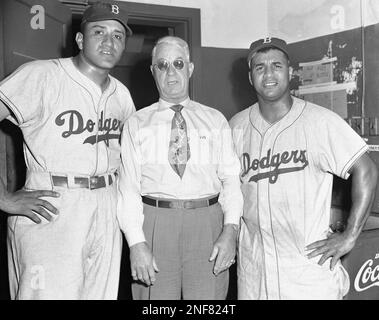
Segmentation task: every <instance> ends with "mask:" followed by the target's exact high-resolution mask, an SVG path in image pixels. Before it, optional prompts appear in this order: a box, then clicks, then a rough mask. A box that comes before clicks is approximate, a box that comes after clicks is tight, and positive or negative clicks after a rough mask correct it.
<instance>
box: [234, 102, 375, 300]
mask: <svg viewBox="0 0 379 320" xmlns="http://www.w3.org/2000/svg"><path fill="white" fill-rule="evenodd" d="M230 125H231V127H232V131H233V140H234V142H235V146H236V151H237V154H238V156H239V158H240V161H241V164H242V172H241V175H240V178H241V182H242V192H243V194H244V213H243V218H242V227H241V233H240V239H239V255H238V262H239V263H238V296H239V299H338V298H342V297H343V295H345V294H346V293H347V291H348V288H349V279H348V275H347V273H346V270H345V269H344V268H343V266H342V265H341V263H340V262H339V263H338V264H337V266H336V267H335V268H334V271H331V270H330V260H328V261H326V262H325V263H324V264H323V265H322V266H320V265H318V264H317V262H318V260H319V259H320V257H321V256H317V257H315V258H313V259H308V258H307V256H306V255H307V253H309V252H307V251H306V250H305V247H306V246H307V245H309V244H311V243H313V242H315V241H318V240H321V239H325V238H326V236H327V233H328V230H329V223H330V210H331V196H332V184H333V175H332V174H335V175H337V176H339V177H341V178H343V179H347V178H348V177H349V173H348V170H349V169H350V168H351V166H352V165H353V164H354V162H355V161H356V160H357V159H358V158H359V157H360V156H361V155H362V154H363V153H365V152H366V151H367V149H368V146H367V145H366V143H365V142H364V141H363V139H362V138H361V137H360V136H359V135H358V134H356V133H355V132H354V131H353V130H352V129H351V128H350V127H349V125H348V124H347V123H346V122H345V121H344V120H343V119H342V118H340V117H339V116H338V115H337V114H335V113H334V112H332V111H330V110H328V109H326V108H323V107H320V106H317V105H315V104H312V103H309V102H306V101H303V100H301V99H298V98H295V97H293V105H292V108H291V109H290V111H289V112H288V113H287V114H286V115H285V116H284V117H283V118H282V119H281V120H279V121H277V122H275V123H273V124H270V123H268V122H267V121H266V120H265V119H264V118H263V117H262V115H261V113H260V111H259V106H258V103H256V104H254V105H253V106H251V107H250V108H248V109H246V110H244V111H242V112H240V113H238V114H237V115H236V116H234V117H233V119H232V120H231V121H230Z"/></svg>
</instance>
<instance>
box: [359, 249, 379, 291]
mask: <svg viewBox="0 0 379 320" xmlns="http://www.w3.org/2000/svg"><path fill="white" fill-rule="evenodd" d="M377 258H379V254H376V256H375V259H377ZM375 286H378V287H379V265H378V264H377V265H375V266H374V259H369V260H366V261H365V262H364V263H363V265H362V266H361V267H360V269H359V271H358V273H357V275H356V277H355V280H354V288H355V290H356V291H358V292H361V291H364V290H367V289H369V288H371V287H375Z"/></svg>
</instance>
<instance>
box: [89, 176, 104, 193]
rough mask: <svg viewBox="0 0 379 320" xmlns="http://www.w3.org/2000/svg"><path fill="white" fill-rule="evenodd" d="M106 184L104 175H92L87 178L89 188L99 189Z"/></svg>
mask: <svg viewBox="0 0 379 320" xmlns="http://www.w3.org/2000/svg"><path fill="white" fill-rule="evenodd" d="M105 186H106V183H105V178H104V176H93V177H90V178H89V189H90V190H93V189H99V188H104V187H105Z"/></svg>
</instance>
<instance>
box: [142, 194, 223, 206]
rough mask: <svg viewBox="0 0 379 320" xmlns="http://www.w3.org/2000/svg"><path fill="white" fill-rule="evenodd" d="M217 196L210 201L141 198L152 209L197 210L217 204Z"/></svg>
mask: <svg viewBox="0 0 379 320" xmlns="http://www.w3.org/2000/svg"><path fill="white" fill-rule="evenodd" d="M218 196H219V195H217V196H215V197H213V198H210V199H197V200H160V199H153V198H150V197H146V196H142V202H143V203H145V204H147V205H149V206H153V207H159V208H167V209H197V208H203V207H209V206H212V205H214V204H215V203H217V202H218Z"/></svg>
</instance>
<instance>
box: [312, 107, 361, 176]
mask: <svg viewBox="0 0 379 320" xmlns="http://www.w3.org/2000/svg"><path fill="white" fill-rule="evenodd" d="M321 120H322V121H321V122H320V123H322V126H323V128H318V130H317V134H316V137H318V148H319V150H320V152H319V161H320V166H321V168H322V170H325V171H328V172H331V173H333V174H335V175H337V176H339V177H341V178H343V179H347V178H349V176H350V174H349V169H350V168H351V167H352V165H353V164H354V162H355V161H356V160H357V159H359V157H360V156H361V155H362V154H363V153H365V152H366V151H367V150H368V146H367V144H366V142H365V141H364V140H363V139H362V138H361V137H360V136H359V135H358V134H357V133H356V132H355V131H354V130H353V129H352V128H351V127H350V126H349V125H348V124H347V123H346V121H344V120H343V119H342V118H341V117H340V116H339V115H337V114H334V113H332V112H329V114H328V116H327V117H326V118H325V119H321ZM320 137H322V139H320Z"/></svg>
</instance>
